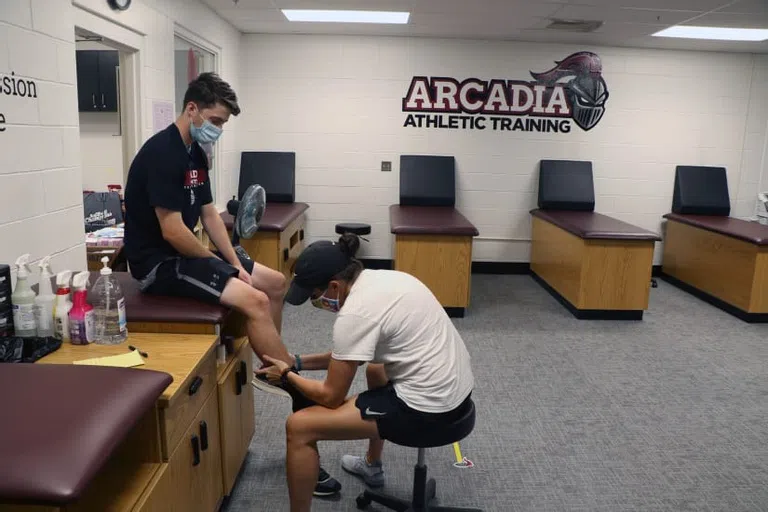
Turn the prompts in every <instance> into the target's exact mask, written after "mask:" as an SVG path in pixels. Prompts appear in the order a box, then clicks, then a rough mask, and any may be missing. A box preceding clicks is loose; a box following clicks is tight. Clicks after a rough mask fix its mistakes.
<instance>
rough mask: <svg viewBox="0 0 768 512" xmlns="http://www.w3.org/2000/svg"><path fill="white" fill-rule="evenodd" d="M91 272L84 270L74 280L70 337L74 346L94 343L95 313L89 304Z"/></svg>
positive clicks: (70, 312)
mask: <svg viewBox="0 0 768 512" xmlns="http://www.w3.org/2000/svg"><path fill="white" fill-rule="evenodd" d="M89 277H90V272H88V271H87V270H84V271H83V272H80V273H79V274H77V275H76V276H75V277H74V279H72V309H71V310H70V311H69V337H70V341H71V342H72V344H73V345H87V344H89V343H91V342H93V341H94V334H95V332H94V328H95V312H94V311H93V306H92V305H91V304H89V303H88V280H89Z"/></svg>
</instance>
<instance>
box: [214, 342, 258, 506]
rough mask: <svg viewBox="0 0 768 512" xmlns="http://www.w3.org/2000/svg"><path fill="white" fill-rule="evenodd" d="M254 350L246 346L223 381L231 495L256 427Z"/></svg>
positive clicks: (224, 456) (224, 454) (225, 463)
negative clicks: (253, 385) (252, 381)
mask: <svg viewBox="0 0 768 512" xmlns="http://www.w3.org/2000/svg"><path fill="white" fill-rule="evenodd" d="M252 378H253V350H252V349H251V346H250V345H249V344H248V343H245V344H244V345H243V346H242V347H241V348H240V350H239V351H238V353H237V355H236V356H235V359H234V361H232V363H231V364H230V365H229V367H228V368H227V371H226V372H225V373H224V374H223V375H222V376H221V378H220V379H219V387H218V395H219V421H220V424H221V464H222V469H223V478H224V494H225V495H227V496H228V495H229V493H230V492H231V491H232V487H233V486H234V484H235V479H236V478H237V474H238V473H239V472H240V467H241V466H242V465H243V460H244V459H245V455H246V454H247V453H248V447H249V446H250V444H251V438H252V437H253V432H254V428H255V424H256V421H255V418H254V410H253V389H252V388H251V379H252Z"/></svg>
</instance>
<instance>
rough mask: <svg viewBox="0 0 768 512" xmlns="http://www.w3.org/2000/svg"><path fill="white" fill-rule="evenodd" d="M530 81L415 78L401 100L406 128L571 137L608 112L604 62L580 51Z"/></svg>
mask: <svg viewBox="0 0 768 512" xmlns="http://www.w3.org/2000/svg"><path fill="white" fill-rule="evenodd" d="M555 64H556V65H555V67H553V68H552V69H550V70H548V71H544V72H542V73H535V72H533V71H531V72H530V73H531V76H532V77H533V80H532V81H522V80H502V79H492V80H480V79H478V78H466V79H464V80H463V81H461V82H460V81H459V80H457V79H455V78H450V77H431V78H430V77H426V76H415V77H413V79H412V80H411V85H410V87H409V89H408V93H407V95H406V97H405V98H403V112H406V113H408V116H407V118H406V120H405V124H404V125H403V126H404V127H413V128H447V129H454V130H457V129H460V130H467V129H470V130H486V129H487V130H508V131H523V132H556V133H569V132H570V131H571V122H573V123H575V124H576V125H577V126H578V127H579V128H581V129H582V130H584V131H589V130H591V129H592V128H594V127H595V126H596V125H597V123H599V122H600V119H602V117H603V114H604V113H605V103H606V101H607V100H608V87H607V86H606V83H605V80H604V79H603V66H602V63H601V61H600V57H599V56H598V55H597V54H595V53H592V52H577V53H573V54H571V55H569V56H568V57H566V58H565V59H563V60H561V61H555Z"/></svg>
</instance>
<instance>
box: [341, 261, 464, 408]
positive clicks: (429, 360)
mask: <svg viewBox="0 0 768 512" xmlns="http://www.w3.org/2000/svg"><path fill="white" fill-rule="evenodd" d="M332 356H333V358H334V359H337V360H344V361H366V362H373V363H383V364H384V368H385V370H386V372H387V376H388V377H389V379H390V380H391V381H392V383H393V386H394V388H395V392H396V393H397V396H398V397H399V398H400V399H401V400H403V401H404V402H405V403H406V404H407V405H408V406H409V407H411V408H413V409H416V410H417V411H422V412H429V413H440V412H448V411H451V410H453V409H455V408H456V407H458V406H459V405H461V403H462V402H463V401H464V399H465V398H466V397H467V396H468V395H469V393H470V392H471V391H472V388H473V386H474V377H473V375H472V368H471V366H470V357H469V353H468V352H467V348H466V347H465V346H464V341H463V340H462V339H461V336H460V335H459V332H458V331H457V330H456V328H455V327H454V325H453V322H451V319H450V318H449V317H448V315H447V314H446V313H445V310H444V309H443V307H442V306H441V305H440V303H439V302H438V301H437V299H436V298H435V296H434V295H433V294H432V292H431V291H430V290H429V288H427V287H426V286H425V285H424V284H423V283H422V282H421V281H419V280H418V279H416V278H415V277H413V276H411V275H410V274H407V273H405V272H399V271H395V270H369V269H366V270H363V271H362V272H361V273H360V275H359V276H358V278H357V280H356V281H355V283H354V284H353V285H352V289H351V290H350V293H349V296H348V297H347V299H346V301H345V302H344V306H343V307H342V308H341V310H340V311H339V312H338V318H337V319H336V323H335V325H334V327H333V353H332Z"/></svg>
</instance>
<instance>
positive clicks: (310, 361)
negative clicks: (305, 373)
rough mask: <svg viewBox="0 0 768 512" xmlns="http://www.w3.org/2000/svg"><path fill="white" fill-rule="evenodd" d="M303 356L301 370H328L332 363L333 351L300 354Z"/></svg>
mask: <svg viewBox="0 0 768 512" xmlns="http://www.w3.org/2000/svg"><path fill="white" fill-rule="evenodd" d="M299 357H300V358H301V368H300V370H327V369H328V365H329V364H331V353H330V352H326V353H325V354H306V355H304V354H299Z"/></svg>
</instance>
